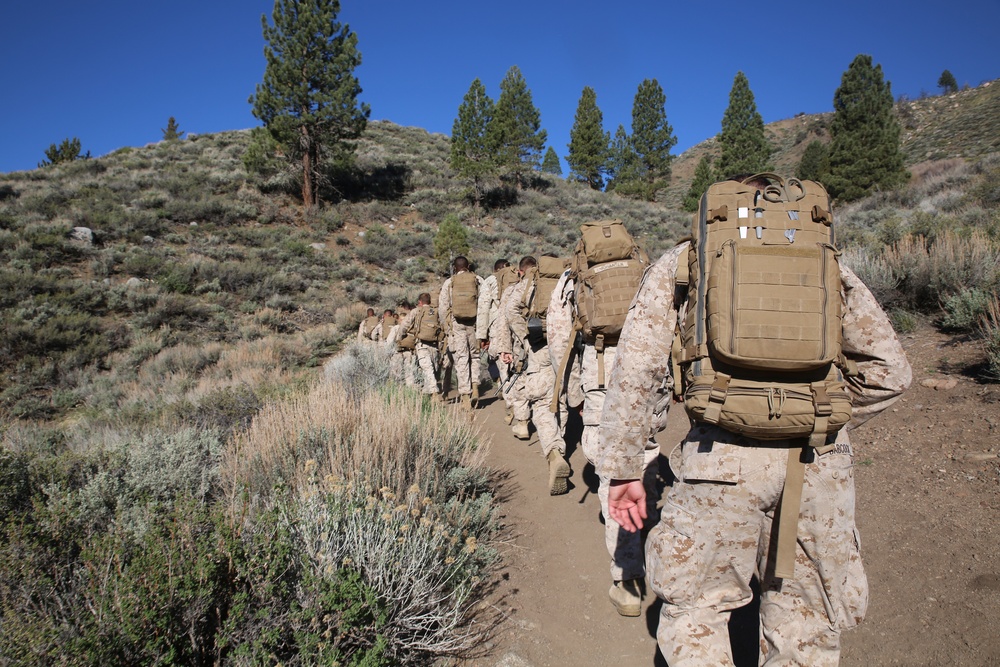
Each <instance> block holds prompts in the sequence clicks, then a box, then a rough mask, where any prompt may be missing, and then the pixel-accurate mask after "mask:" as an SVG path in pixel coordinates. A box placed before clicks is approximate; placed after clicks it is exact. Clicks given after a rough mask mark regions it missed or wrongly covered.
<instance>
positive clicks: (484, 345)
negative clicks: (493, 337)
mask: <svg viewBox="0 0 1000 667" xmlns="http://www.w3.org/2000/svg"><path fill="white" fill-rule="evenodd" d="M489 346H490V341H488V340H480V341H479V349H480V350H486V349H488V348H489Z"/></svg>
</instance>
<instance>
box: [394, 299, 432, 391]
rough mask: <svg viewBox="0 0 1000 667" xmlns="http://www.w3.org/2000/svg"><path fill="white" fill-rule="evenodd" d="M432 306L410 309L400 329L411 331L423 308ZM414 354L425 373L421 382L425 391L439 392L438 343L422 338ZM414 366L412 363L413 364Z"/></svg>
mask: <svg viewBox="0 0 1000 667" xmlns="http://www.w3.org/2000/svg"><path fill="white" fill-rule="evenodd" d="M429 308H430V306H417V307H416V308H414V309H413V310H411V311H410V314H409V315H407V316H406V319H404V320H403V321H402V323H401V324H400V325H399V327H400V330H401V331H403V332H407V331H410V330H411V329H413V328H414V327H415V326H416V319H417V315H418V314H419V313H420V312H421V310H427V309H429ZM413 354H414V356H416V358H417V365H418V366H419V367H420V370H421V372H422V373H423V382H422V384H421V386H422V388H423V392H424V393H425V394H436V393H438V384H437V358H438V348H437V344H436V343H425V342H424V341H422V340H419V339H418V340H417V343H416V347H414V349H413ZM411 367H412V365H411Z"/></svg>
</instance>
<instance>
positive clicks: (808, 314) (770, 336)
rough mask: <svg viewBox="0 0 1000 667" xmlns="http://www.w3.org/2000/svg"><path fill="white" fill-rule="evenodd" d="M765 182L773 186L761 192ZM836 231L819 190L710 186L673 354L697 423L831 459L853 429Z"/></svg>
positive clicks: (787, 551) (792, 515)
mask: <svg viewBox="0 0 1000 667" xmlns="http://www.w3.org/2000/svg"><path fill="white" fill-rule="evenodd" d="M761 180H764V181H767V182H768V183H769V185H767V186H766V187H759V186H758V185H755V184H754V183H757V182H759V181H761ZM832 222H833V218H832V215H831V212H830V199H829V196H828V195H827V193H826V190H825V189H824V188H823V186H822V185H820V184H819V183H815V182H813V181H800V180H798V179H794V178H790V179H787V180H785V179H783V178H781V177H779V176H776V175H774V174H759V175H757V176H752V177H750V178H748V179H746V180H745V181H743V182H737V181H724V182H720V183H715V184H713V185H711V186H709V188H708V191H707V192H706V193H705V194H704V196H703V197H702V199H701V206H700V209H699V211H698V213H697V214H696V217H695V219H694V225H693V230H692V234H693V239H692V241H691V246H690V249H689V252H688V258H687V259H688V266H687V280H688V282H689V284H688V292H687V308H686V314H685V319H684V322H683V324H682V325H681V324H680V323H679V327H680V332H681V336H680V345H675V347H674V356H675V362H676V364H675V367H678V368H680V369H681V371H682V372H683V383H682V385H683V396H684V406H685V408H686V410H687V412H688V414H689V415H690V416H691V417H692V418H693V419H694V420H695V421H701V422H708V423H711V424H718V425H719V426H721V427H723V428H725V429H726V430H728V431H731V432H733V433H739V434H744V435H747V436H750V437H753V438H757V439H761V440H781V439H801V443H802V444H803V446H804V445H805V444H808V445H810V446H812V447H814V448H816V449H818V450H820V451H825V450H826V449H829V448H830V447H831V445H828V444H827V441H828V438H829V437H830V436H832V435H833V434H835V433H836V432H837V431H838V430H839V429H841V428H842V427H843V426H844V425H845V424H846V423H847V422H848V421H849V420H850V417H851V398H850V395H849V394H848V392H847V389H846V386H845V384H844V381H843V376H844V374H845V372H846V369H847V368H848V366H849V364H848V363H847V361H846V359H845V358H844V357H843V355H842V351H841V336H842V331H841V326H842V313H841V308H842V304H841V280H840V267H839V263H838V255H839V252H838V251H837V249H836V246H835V244H834V241H835V238H834V232H833V225H832ZM678 273H683V271H679V272H678ZM680 280H681V278H680V277H679V278H678V281H679V282H680ZM804 456H806V454H804V453H803V449H801V448H799V447H795V446H793V447H792V448H791V449H790V453H789V470H788V477H787V481H786V494H789V495H788V497H787V498H786V499H784V500H783V501H782V506H783V507H782V515H781V519H780V524H781V525H783V526H785V529H784V530H781V529H779V551H778V553H779V565H778V568H777V570H776V572H778V576H785V577H790V576H791V575H792V571H793V568H794V543H795V531H794V528H788V526H792V527H794V526H795V525H796V522H795V520H796V518H797V515H798V505H799V496H798V495H797V494H801V488H802V484H801V475H802V474H803V470H804V468H803V467H802V466H803V465H804V464H803V462H802V459H803V457H804ZM782 533H783V534H782Z"/></svg>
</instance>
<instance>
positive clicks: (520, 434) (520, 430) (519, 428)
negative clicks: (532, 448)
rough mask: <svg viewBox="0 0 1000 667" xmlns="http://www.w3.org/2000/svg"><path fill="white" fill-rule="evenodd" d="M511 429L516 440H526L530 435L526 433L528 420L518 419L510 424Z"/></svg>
mask: <svg viewBox="0 0 1000 667" xmlns="http://www.w3.org/2000/svg"><path fill="white" fill-rule="evenodd" d="M511 430H512V431H514V437H515V438H517V439H518V440H527V439H528V438H530V437H531V435H530V434H529V433H528V421H527V420H525V419H518V420H516V421H515V422H514V425H513V426H511Z"/></svg>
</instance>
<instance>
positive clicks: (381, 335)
mask: <svg viewBox="0 0 1000 667" xmlns="http://www.w3.org/2000/svg"><path fill="white" fill-rule="evenodd" d="M397 322H398V320H397V319H396V318H395V317H393V318H391V319H389V320H388V321H387V320H386V319H385V315H383V316H382V319H381V320H379V325H378V326H377V327H375V329H374V331H372V336H371V338H372V340H373V341H375V342H376V343H381V342H382V341H384V340H388V338H389V332H390V331H392V328H393V327H394V326H396V324H397Z"/></svg>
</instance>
